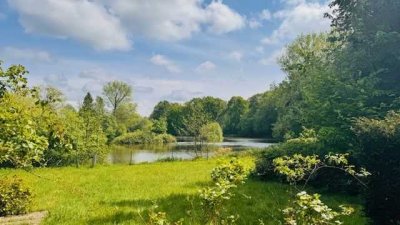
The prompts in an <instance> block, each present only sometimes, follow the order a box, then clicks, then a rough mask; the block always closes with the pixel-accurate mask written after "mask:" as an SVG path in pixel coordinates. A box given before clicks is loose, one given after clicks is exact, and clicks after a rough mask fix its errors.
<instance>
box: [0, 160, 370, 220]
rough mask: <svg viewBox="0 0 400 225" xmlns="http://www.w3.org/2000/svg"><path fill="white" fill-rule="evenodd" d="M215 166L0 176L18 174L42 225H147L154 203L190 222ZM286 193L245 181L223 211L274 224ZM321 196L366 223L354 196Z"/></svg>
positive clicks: (271, 185)
mask: <svg viewBox="0 0 400 225" xmlns="http://www.w3.org/2000/svg"><path fill="white" fill-rule="evenodd" d="M246 160H252V159H251V158H246ZM216 165H217V159H210V160H196V161H180V162H163V163H160V162H159V163H151V164H138V165H131V166H129V165H110V166H97V167H95V168H87V167H82V168H73V167H64V168H42V169H35V170H34V171H33V173H34V174H36V175H39V176H40V177H38V176H35V175H32V174H31V173H27V172H25V171H21V170H12V169H3V170H0V176H4V175H14V174H18V175H19V176H21V177H22V178H23V179H24V180H25V181H26V182H27V183H28V185H30V186H31V187H32V190H33V192H34V194H35V198H34V204H33V208H32V210H34V211H39V210H48V211H49V217H48V218H47V219H46V220H45V222H44V225H80V224H89V225H102V224H110V225H111V224H146V218H147V212H146V210H147V209H148V208H149V207H151V206H152V204H153V202H157V204H158V205H159V210H161V211H165V212H167V214H168V216H169V217H170V218H171V219H173V220H177V219H179V218H185V219H186V221H190V220H189V216H188V215H187V214H186V211H187V209H190V208H191V206H190V205H191V203H190V202H189V201H188V197H189V198H193V199H194V200H193V203H194V204H195V205H196V204H198V201H196V197H195V196H197V195H198V190H199V189H201V188H203V187H205V186H206V185H208V184H209V182H210V181H211V179H210V171H211V170H212V168H213V167H215V166H216ZM288 190H289V186H287V185H284V184H280V183H274V182H260V181H257V180H252V179H250V180H248V181H247V182H246V184H244V185H242V186H240V187H239V188H238V194H237V195H236V197H235V198H233V199H231V200H230V201H229V202H228V204H227V208H228V210H229V213H231V214H239V215H240V219H239V221H238V224H258V219H262V220H263V221H264V222H265V224H271V225H272V224H278V223H277V222H276V220H275V219H277V218H279V217H280V214H281V212H280V209H282V208H284V207H285V205H286V204H287V203H288V200H289V199H288V198H289V194H288ZM323 196H324V197H323V200H324V201H326V203H327V204H328V205H330V206H333V207H337V206H338V205H339V204H343V203H348V204H353V206H354V207H355V208H356V210H357V212H356V213H355V214H354V215H352V216H350V217H349V218H343V221H344V222H345V224H353V225H354V224H360V225H361V224H366V219H365V218H364V217H363V216H362V215H361V214H360V210H361V208H360V204H359V202H358V200H357V199H356V198H354V197H349V196H344V195H330V194H325V193H324V194H323ZM274 218H275V219H274ZM191 224H200V223H199V221H194V223H191Z"/></svg>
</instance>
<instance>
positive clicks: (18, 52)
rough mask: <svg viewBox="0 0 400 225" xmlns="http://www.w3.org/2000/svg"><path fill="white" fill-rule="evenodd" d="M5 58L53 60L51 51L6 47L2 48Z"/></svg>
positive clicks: (1, 53)
mask: <svg viewBox="0 0 400 225" xmlns="http://www.w3.org/2000/svg"><path fill="white" fill-rule="evenodd" d="M0 55H1V57H2V58H3V59H5V60H8V59H14V60H26V61H30V62H51V61H52V60H53V58H52V56H51V55H50V53H48V52H46V51H43V50H37V49H28V48H15V47H4V48H2V49H0Z"/></svg>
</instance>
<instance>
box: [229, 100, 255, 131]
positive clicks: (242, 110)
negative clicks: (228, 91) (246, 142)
mask: <svg viewBox="0 0 400 225" xmlns="http://www.w3.org/2000/svg"><path fill="white" fill-rule="evenodd" d="M248 110H249V103H248V102H247V101H246V100H245V99H243V98H242V97H239V96H235V97H232V98H231V99H230V100H229V102H228V106H227V108H226V110H225V112H224V115H223V129H224V133H226V134H239V131H240V122H241V120H242V118H243V117H244V115H245V114H246V113H247V112H248Z"/></svg>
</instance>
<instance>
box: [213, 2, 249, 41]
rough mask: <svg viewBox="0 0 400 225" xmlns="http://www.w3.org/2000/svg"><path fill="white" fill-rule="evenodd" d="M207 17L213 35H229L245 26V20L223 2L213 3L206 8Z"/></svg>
mask: <svg viewBox="0 0 400 225" xmlns="http://www.w3.org/2000/svg"><path fill="white" fill-rule="evenodd" d="M206 15H207V19H208V21H209V23H210V27H209V30H210V31H211V32H213V33H217V34H223V33H228V32H231V31H234V30H238V29H241V28H243V27H244V26H245V19H244V18H243V17H242V16H241V15H240V14H239V13H237V12H235V11H233V10H232V9H230V8H229V7H228V6H227V5H225V4H223V3H222V1H212V2H211V3H210V5H208V6H207V8H206Z"/></svg>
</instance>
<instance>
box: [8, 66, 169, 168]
mask: <svg viewBox="0 0 400 225" xmlns="http://www.w3.org/2000/svg"><path fill="white" fill-rule="evenodd" d="M0 65H1V64H0ZM27 74H28V71H27V70H26V69H25V68H24V67H23V66H22V65H12V66H11V67H9V68H7V69H5V70H3V69H2V68H1V66H0V166H2V167H3V166H12V167H23V168H28V167H32V166H40V165H46V166H62V165H70V164H75V165H76V166H79V165H80V164H81V163H88V161H91V165H92V166H94V165H95V164H96V162H97V161H98V160H100V161H103V160H104V157H105V156H106V153H107V152H108V151H109V145H111V144H114V143H115V144H121V143H122V144H124V141H127V140H128V141H132V138H131V137H132V136H135V141H136V142H138V143H136V142H135V144H147V143H154V142H156V143H164V142H172V141H175V139H174V138H173V137H171V136H170V135H167V134H166V131H167V128H166V124H165V123H164V122H163V121H156V120H150V119H148V118H146V117H142V116H140V115H139V114H138V113H137V112H136V104H134V103H133V101H132V98H131V97H132V91H133V90H132V87H131V86H129V85H128V84H126V83H124V82H121V81H111V82H109V83H107V84H105V85H104V87H103V93H102V95H101V96H96V97H94V96H92V95H91V93H89V92H88V93H87V94H86V95H85V97H84V99H83V100H82V102H81V103H80V105H79V106H78V107H73V106H72V105H69V104H67V103H66V101H65V96H64V95H63V93H62V92H61V91H59V90H58V89H56V88H54V87H51V86H45V87H30V86H29V84H28V80H27ZM129 144H131V143H129Z"/></svg>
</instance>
